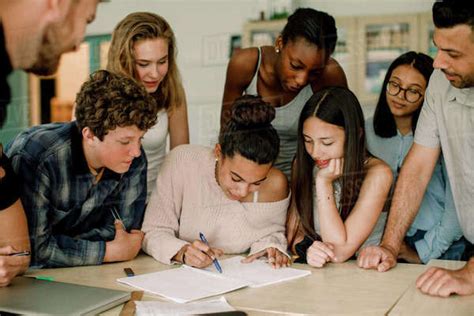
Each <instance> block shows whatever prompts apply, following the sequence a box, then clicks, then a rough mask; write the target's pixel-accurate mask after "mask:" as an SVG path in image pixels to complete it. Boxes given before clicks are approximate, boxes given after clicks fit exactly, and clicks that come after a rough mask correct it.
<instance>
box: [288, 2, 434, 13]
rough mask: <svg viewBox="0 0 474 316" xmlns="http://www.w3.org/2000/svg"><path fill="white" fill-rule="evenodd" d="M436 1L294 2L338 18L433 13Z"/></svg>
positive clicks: (295, 6) (295, 5) (294, 4)
mask: <svg viewBox="0 0 474 316" xmlns="http://www.w3.org/2000/svg"><path fill="white" fill-rule="evenodd" d="M433 3H434V0H294V1H293V8H297V7H310V8H315V9H317V10H321V11H325V12H327V13H329V14H331V15H337V16H361V15H383V14H399V13H419V12H427V11H431V8H432V6H433Z"/></svg>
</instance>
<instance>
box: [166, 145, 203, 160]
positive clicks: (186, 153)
mask: <svg viewBox="0 0 474 316" xmlns="http://www.w3.org/2000/svg"><path fill="white" fill-rule="evenodd" d="M211 151H212V149H211V148H209V147H205V146H201V145H194V144H182V145H178V146H176V147H175V148H173V149H172V150H171V151H170V152H169V156H170V157H171V159H172V160H175V161H195V162H198V161H202V160H205V159H208V157H209V155H210V154H211Z"/></svg>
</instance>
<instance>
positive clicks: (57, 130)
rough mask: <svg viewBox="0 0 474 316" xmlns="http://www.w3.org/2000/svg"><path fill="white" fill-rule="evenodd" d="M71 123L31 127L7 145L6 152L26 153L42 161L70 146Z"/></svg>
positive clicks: (14, 153) (12, 154)
mask: <svg viewBox="0 0 474 316" xmlns="http://www.w3.org/2000/svg"><path fill="white" fill-rule="evenodd" d="M73 124H74V123H51V124H43V125H38V126H34V127H31V128H29V129H28V130H26V131H24V132H22V133H21V134H19V135H18V136H17V137H16V138H15V139H14V140H13V141H12V142H11V143H10V144H9V145H8V154H9V155H11V156H14V155H28V156H29V157H30V158H35V159H37V160H38V161H42V160H43V161H44V160H46V159H47V157H49V156H51V155H54V154H56V153H58V152H59V151H61V150H64V148H70V144H71V128H72V127H73Z"/></svg>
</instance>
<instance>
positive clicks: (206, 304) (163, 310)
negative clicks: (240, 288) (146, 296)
mask: <svg viewBox="0 0 474 316" xmlns="http://www.w3.org/2000/svg"><path fill="white" fill-rule="evenodd" d="M135 304H136V315H137V316H155V315H192V314H206V313H219V312H229V311H235V309H234V308H233V307H232V306H230V305H229V303H227V301H226V299H225V298H224V297H223V296H221V297H220V298H217V299H212V300H208V301H200V302H192V303H187V304H176V303H171V302H157V301H144V302H139V301H136V302H135Z"/></svg>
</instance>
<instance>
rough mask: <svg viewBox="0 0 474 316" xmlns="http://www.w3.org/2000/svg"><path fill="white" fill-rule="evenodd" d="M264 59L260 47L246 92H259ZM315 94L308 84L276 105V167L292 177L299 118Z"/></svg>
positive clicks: (273, 123)
mask: <svg viewBox="0 0 474 316" xmlns="http://www.w3.org/2000/svg"><path fill="white" fill-rule="evenodd" d="M261 61H262V51H261V49H260V47H258V61H257V69H256V71H255V74H254V76H253V78H252V81H251V82H250V84H249V86H248V87H247V89H245V94H259V93H258V91H257V80H258V71H259V69H260V64H261ZM312 95H313V90H312V88H311V85H309V84H308V85H306V86H305V87H304V88H303V89H301V91H300V92H299V93H298V94H297V95H296V96H295V97H294V98H293V100H291V101H290V102H288V103H287V104H285V105H282V106H280V107H276V108H275V110H276V113H275V119H274V120H273V121H272V125H273V127H274V128H275V130H276V131H277V132H278V136H279V137H280V153H279V154H278V158H277V160H276V162H275V167H276V168H278V169H280V170H281V171H283V173H284V174H285V175H286V176H287V177H288V178H290V174H291V162H292V160H293V157H294V156H295V154H296V147H297V138H298V120H299V117H300V113H301V110H302V109H303V107H304V105H305V104H306V101H308V100H309V98H310V97H311V96H312Z"/></svg>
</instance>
